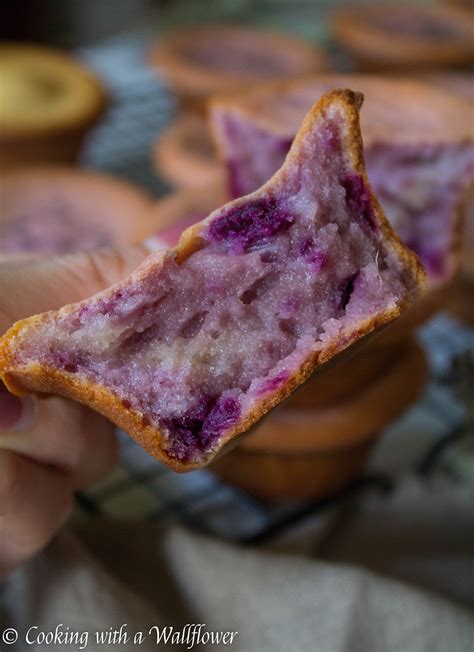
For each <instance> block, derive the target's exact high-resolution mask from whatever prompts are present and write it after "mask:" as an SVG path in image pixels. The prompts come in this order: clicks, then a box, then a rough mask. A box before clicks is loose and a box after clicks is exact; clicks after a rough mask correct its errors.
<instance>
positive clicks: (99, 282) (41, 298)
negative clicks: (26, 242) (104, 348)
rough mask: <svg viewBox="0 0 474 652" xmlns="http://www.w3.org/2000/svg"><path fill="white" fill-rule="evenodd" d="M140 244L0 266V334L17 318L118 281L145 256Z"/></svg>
mask: <svg viewBox="0 0 474 652" xmlns="http://www.w3.org/2000/svg"><path fill="white" fill-rule="evenodd" d="M149 253H150V252H149V250H148V249H147V248H146V247H145V246H144V245H140V244H138V245H127V246H125V247H121V248H117V249H100V250H97V251H90V252H81V253H77V254H70V255H68V256H61V257H57V258H48V259H47V260H28V261H25V260H18V261H9V262H8V263H7V262H3V263H0V276H1V279H2V302H1V304H2V305H1V307H0V332H3V331H5V330H6V329H7V328H9V326H11V324H12V323H13V322H15V321H17V320H18V319H22V318H24V317H28V316H29V315H33V314H35V313H38V312H44V311H46V310H53V309H57V308H60V307H61V306H63V305H64V304H67V303H73V302H75V301H81V300H82V299H85V298H86V297H88V296H90V295H92V294H94V293H95V292H98V291H99V290H102V289H104V288H105V287H107V286H108V285H111V284H112V283H115V282H116V281H119V280H120V279H122V278H124V277H125V276H126V275H127V274H129V273H130V272H131V271H133V270H134V269H135V268H136V267H137V266H138V265H139V264H140V263H141V262H142V261H143V259H144V258H145V257H146V256H147V255H148V254H149Z"/></svg>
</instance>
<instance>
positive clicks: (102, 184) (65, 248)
mask: <svg viewBox="0 0 474 652" xmlns="http://www.w3.org/2000/svg"><path fill="white" fill-rule="evenodd" d="M152 203H153V202H152V199H151V197H149V196H148V194H147V193H145V192H144V191H142V190H141V189H140V188H138V187H136V186H133V185H132V184H129V183H126V182H125V181H120V180H118V179H115V178H114V177H110V176H108V175H104V174H99V173H96V172H87V171H81V170H77V169H75V168H68V167H59V166H58V167H38V168H24V169H22V170H16V171H10V172H4V173H3V174H2V180H1V183H0V260H1V259H6V258H9V257H12V256H14V257H17V256H23V257H24V256H31V255H45V254H57V255H60V254H66V253H71V252H74V251H79V250H90V249H96V248H99V247H104V246H110V245H113V244H123V243H126V242H131V241H132V242H139V241H141V240H142V239H143V238H144V237H146V236H147V235H148V234H149V233H151V232H152V230H153V227H154V224H153V221H152V217H151V215H150V214H149V208H150V207H151V206H152Z"/></svg>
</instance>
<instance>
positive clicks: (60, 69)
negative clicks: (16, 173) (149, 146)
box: [0, 43, 107, 169]
mask: <svg viewBox="0 0 474 652" xmlns="http://www.w3.org/2000/svg"><path fill="white" fill-rule="evenodd" d="M0 95H1V101H0V168H1V169H7V168H14V167H19V166H23V165H31V164H36V163H43V162H48V163H71V162H74V161H75V160H76V159H77V157H78V155H79V152H80V149H81V146H82V144H83V141H84V138H85V136H86V134H87V132H88V131H89V130H90V129H91V127H93V125H94V124H95V123H96V122H97V121H98V120H99V118H100V117H101V116H102V114H103V113H104V110H105V108H106V103H107V101H106V93H105V90H104V87H103V85H102V83H101V82H100V81H99V80H98V79H97V78H96V77H95V76H94V75H93V74H92V73H91V72H89V71H88V70H87V69H86V68H85V67H84V66H82V65H81V64H80V63H79V62H77V61H76V60H75V59H73V58H72V57H70V56H68V55H66V54H63V53H61V52H59V51H56V50H52V49H49V48H45V47H41V46H36V45H30V44H17V43H3V44H0Z"/></svg>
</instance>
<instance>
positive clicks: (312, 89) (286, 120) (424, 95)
mask: <svg viewBox="0 0 474 652" xmlns="http://www.w3.org/2000/svg"><path fill="white" fill-rule="evenodd" d="M334 88H351V89H353V90H355V91H360V92H362V93H363V94H364V105H363V107H362V111H361V114H360V122H361V131H362V136H363V138H364V145H365V146H366V147H367V146H368V145H371V144H373V143H379V142H387V141H388V142H396V143H399V144H418V143H431V142H436V143H451V142H460V141H464V140H468V139H470V138H474V121H473V119H472V104H471V103H470V102H469V101H467V100H466V99H465V98H462V97H460V96H459V95H455V94H453V93H451V92H449V91H447V90H445V89H443V88H440V87H436V86H434V85H432V84H429V83H425V82H421V81H417V80H412V79H402V78H398V79H397V78H386V77H382V76H378V75H363V74H356V75H318V76H314V77H308V78H306V79H301V80H296V81H293V82H282V83H269V84H260V85H259V87H258V88H257V87H256V88H255V89H253V90H252V91H249V92H247V93H246V94H245V97H242V94H237V93H236V94H232V95H228V96H222V97H220V98H215V99H214V100H212V101H211V106H212V110H213V112H214V111H216V112H217V111H219V108H220V107H223V108H224V109H225V110H226V111H227V110H231V111H236V112H238V113H239V115H242V116H243V117H245V116H249V118H250V119H251V120H252V121H253V122H255V123H256V124H260V125H262V127H264V128H265V129H266V130H270V131H272V132H273V133H276V134H278V135H280V136H284V137H288V138H293V136H294V134H295V133H296V129H297V127H298V125H299V124H300V123H301V121H302V119H303V118H304V116H305V114H306V112H307V111H308V109H309V108H310V107H311V105H312V104H313V102H314V101H315V100H317V98H318V97H320V96H321V95H323V94H324V93H326V92H327V91H328V90H332V89H334Z"/></svg>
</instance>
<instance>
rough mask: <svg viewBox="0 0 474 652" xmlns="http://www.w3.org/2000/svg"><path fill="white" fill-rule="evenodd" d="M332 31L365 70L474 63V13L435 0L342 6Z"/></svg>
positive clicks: (411, 68)
mask: <svg viewBox="0 0 474 652" xmlns="http://www.w3.org/2000/svg"><path fill="white" fill-rule="evenodd" d="M332 32H333V35H334V38H335V39H336V41H337V42H338V43H339V44H340V45H342V46H343V47H344V48H345V49H346V50H347V51H348V52H349V53H350V54H351V55H352V56H353V59H354V61H355V63H356V66H357V67H358V69H359V70H361V71H374V70H377V71H382V70H384V71H387V70H388V71H390V70H392V71H394V70H395V71H404V72H408V73H411V72H412V71H413V70H414V69H415V68H418V69H424V70H432V69H437V68H442V67H444V68H454V67H462V66H465V67H467V66H469V65H472V64H473V63H474V13H473V12H472V11H471V12H467V11H465V10H463V9H461V8H458V7H454V6H448V5H444V6H443V5H441V4H439V3H436V2H429V3H421V4H420V3H408V2H400V3H397V4H387V3H386V2H384V3H382V4H380V3H379V4H375V3H371V4H366V5H354V6H347V7H342V8H341V9H339V10H337V11H336V12H335V13H334V17H333V20H332Z"/></svg>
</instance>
